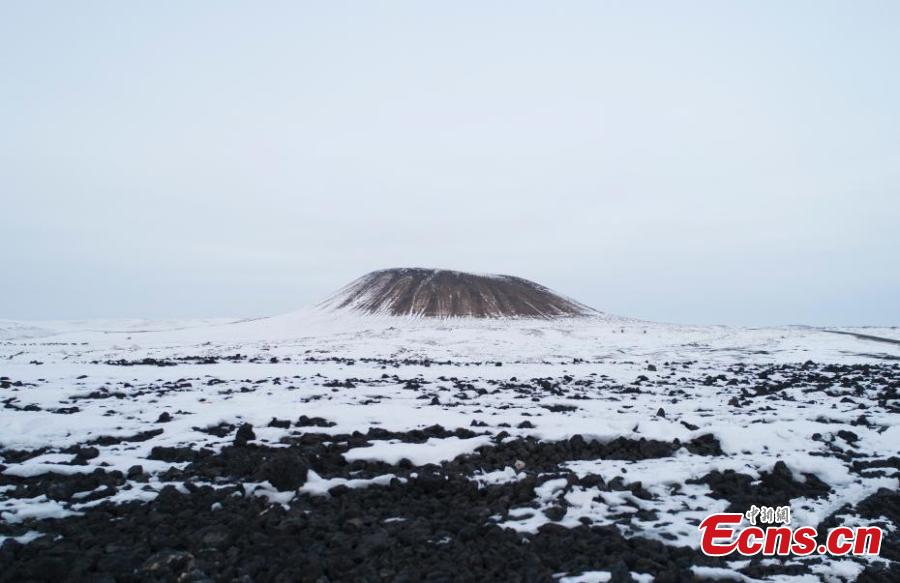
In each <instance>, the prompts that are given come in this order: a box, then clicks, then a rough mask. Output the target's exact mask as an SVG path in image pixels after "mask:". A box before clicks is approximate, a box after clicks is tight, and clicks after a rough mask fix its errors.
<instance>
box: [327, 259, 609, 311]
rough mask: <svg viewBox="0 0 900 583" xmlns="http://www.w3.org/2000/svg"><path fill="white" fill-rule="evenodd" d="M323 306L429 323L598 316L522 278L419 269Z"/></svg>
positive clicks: (358, 287)
mask: <svg viewBox="0 0 900 583" xmlns="http://www.w3.org/2000/svg"><path fill="white" fill-rule="evenodd" d="M322 307H325V308H330V309H335V310H344V309H350V310H356V311H360V312H365V313H368V314H382V315H391V316H418V317H427V318H544V319H547V318H561V317H572V316H588V315H594V314H596V312H595V311H594V310H593V309H592V308H589V307H587V306H585V305H583V304H580V303H578V302H576V301H574V300H571V299H568V298H565V297H562V296H560V295H557V294H555V293H554V292H552V291H551V290H549V289H547V288H546V287H544V286H542V285H539V284H537V283H534V282H533V281H529V280H527V279H522V278H520V277H513V276H509V275H476V274H472V273H464V272H460V271H450V270H444V269H422V268H396V269H384V270H380V271H373V272H371V273H369V274H366V275H364V276H362V277H361V278H359V279H357V280H356V281H353V282H352V283H350V284H349V285H347V286H346V287H344V288H343V289H341V290H340V291H338V292H337V293H336V294H335V295H334V296H332V297H331V298H329V299H327V300H325V302H323V304H322Z"/></svg>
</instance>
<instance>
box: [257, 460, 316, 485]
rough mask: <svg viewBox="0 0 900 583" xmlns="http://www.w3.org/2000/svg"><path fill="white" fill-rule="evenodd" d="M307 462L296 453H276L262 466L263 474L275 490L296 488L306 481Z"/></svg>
mask: <svg viewBox="0 0 900 583" xmlns="http://www.w3.org/2000/svg"><path fill="white" fill-rule="evenodd" d="M308 471H309V464H308V463H307V462H306V460H304V459H303V458H302V457H301V456H300V455H299V454H298V453H296V452H293V451H286V452H284V453H278V454H276V455H275V456H274V457H272V459H270V460H269V461H268V462H266V464H265V465H264V466H263V475H264V476H265V477H266V479H267V480H268V481H269V482H270V483H271V484H272V485H273V486H275V488H276V489H277V490H280V491H282V492H286V491H290V490H296V489H297V488H299V487H300V486H302V485H303V483H304V482H306V474H307V472H308Z"/></svg>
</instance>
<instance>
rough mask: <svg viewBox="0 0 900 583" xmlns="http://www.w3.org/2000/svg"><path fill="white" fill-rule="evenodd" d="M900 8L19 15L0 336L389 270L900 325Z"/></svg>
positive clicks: (277, 293) (676, 315)
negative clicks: (57, 322)
mask: <svg viewBox="0 0 900 583" xmlns="http://www.w3.org/2000/svg"><path fill="white" fill-rule="evenodd" d="M898 30H900V3H898V2H889V1H886V2H873V1H867V2H823V1H815V2H781V1H778V2H768V3H767V2H752V3H751V2H741V3H737V2H734V3H729V2H719V1H715V2H709V3H707V2H668V1H666V2H659V3H656V2H595V1H591V2H496V3H495V2H485V1H482V0H479V1H476V2H465V1H455V2H440V3H439V2H424V1H420V2H385V3H379V2H348V3H343V2H336V1H333V0H328V1H322V2H317V3H306V2H285V3H277V2H250V1H247V2H223V1H219V0H217V1H214V2H213V1H211V2H199V1H194V2H118V1H110V2H62V1H60V2H27V1H22V2H11V1H7V2H2V3H0V197H2V200H0V202H2V205H0V233H2V237H3V244H2V246H0V274H2V275H0V278H2V287H0V290H2V291H0V318H11V319H50V318H54V319H55V318H87V317H154V318H155V317H185V316H249V315H262V314H275V313H280V312H285V311H290V310H292V309H295V308H298V307H302V306H305V305H308V304H310V303H312V302H315V301H317V300H319V299H321V298H322V297H323V296H326V295H328V294H329V293H330V292H331V291H333V290H334V289H336V288H338V287H340V286H341V285H343V284H345V283H346V282H348V281H349V280H351V279H353V278H355V277H357V276H359V275H361V274H363V273H365V272H367V271H370V270H373V269H377V268H384V267H398V266H424V267H449V268H455V269H460V270H468V271H476V272H493V273H509V274H515V275H520V276H523V277H527V278H530V279H533V280H536V281H538V282H540V283H543V284H545V285H547V286H549V287H551V288H553V289H556V290H558V291H560V292H562V293H564V294H566V295H569V296H572V297H574V298H576V299H578V300H581V301H583V302H585V303H587V304H590V305H592V306H594V307H595V308H598V309H600V310H604V311H608V312H612V313H617V314H622V315H628V316H636V317H641V318H648V319H656V320H663V321H670V322H685V323H731V324H759V325H763V324H782V323H808V324H823V325H827V324H883V325H898V324H900V259H898V254H900V34H898Z"/></svg>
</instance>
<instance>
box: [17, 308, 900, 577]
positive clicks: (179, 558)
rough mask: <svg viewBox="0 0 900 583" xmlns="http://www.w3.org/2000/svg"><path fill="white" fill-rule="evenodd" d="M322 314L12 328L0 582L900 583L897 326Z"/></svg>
mask: <svg viewBox="0 0 900 583" xmlns="http://www.w3.org/2000/svg"><path fill="white" fill-rule="evenodd" d="M320 316H321V314H319V315H316V314H314V313H304V314H295V315H289V316H286V317H281V318H273V319H267V320H261V321H250V322H236V323H223V322H214V323H209V324H207V323H198V322H194V323H191V324H189V325H188V324H186V325H184V326H179V325H177V324H168V325H150V324H147V323H140V322H130V323H120V324H116V325H113V324H108V323H107V324H102V323H94V324H89V325H88V324H66V325H62V324H58V323H57V324H54V323H33V324H29V325H27V326H26V325H22V324H18V323H16V324H14V325H12V324H11V325H8V326H4V329H5V331H6V332H5V336H0V338H4V340H2V342H0V404H2V408H0V420H2V423H0V445H2V449H0V581H17V582H18V581H84V580H89V581H298V580H299V581H422V580H433V581H451V580H466V581H485V580H498V581H566V582H572V581H639V582H649V581H692V580H704V579H731V580H741V581H757V580H758V581H787V582H791V581H796V582H804V583H806V582H813V581H854V580H858V581H889V580H898V579H900V567H898V565H900V563H898V561H900V537H898V530H897V526H898V524H900V496H898V475H900V474H898V472H900V451H898V450H900V424H898V420H900V416H898V413H900V403H898V400H897V398H898V391H900V353H898V350H900V349H898V346H897V344H896V343H892V342H883V341H881V340H879V339H894V340H896V338H897V335H898V333H897V330H896V329H878V330H858V329H847V330H843V331H845V332H850V333H851V334H832V333H830V332H826V331H821V330H815V329H805V328H803V329H800V328H784V329H768V330H747V329H726V328H722V327H710V328H702V327H673V326H663V325H656V324H650V323H645V322H637V321H630V320H622V319H615V318H611V317H600V316H597V317H589V318H575V319H562V320H549V321H548V320H543V319H541V320H531V321H519V322H518V323H515V322H502V321H499V320H497V319H490V318H488V319H459V320H454V321H451V322H448V321H447V320H437V319H435V320H433V321H427V320H426V321H423V320H421V319H415V320H406V319H401V318H390V317H385V318H376V317H363V316H359V317H356V319H355V320H350V319H347V320H340V321H338V320H339V319H335V318H334V317H333V316H331V315H329V316H328V317H327V318H325V319H322V317H320ZM326 322H327V323H326ZM853 334H856V335H853ZM863 336H869V337H870V338H864V337H863ZM873 338H874V339H873ZM751 504H756V505H770V506H776V505H790V506H791V508H792V524H795V525H812V526H818V527H819V528H820V530H827V528H828V527H829V526H836V525H857V524H865V525H878V526H881V527H882V528H883V529H884V532H885V543H884V545H883V548H882V552H881V556H880V557H849V556H848V557H821V556H817V555H813V556H809V557H792V556H787V557H778V558H762V557H753V558H750V557H746V558H745V557H740V556H732V557H727V558H725V559H717V558H710V557H706V556H704V555H703V554H702V553H700V552H699V550H698V542H699V534H698V530H697V525H698V524H699V522H700V520H702V519H703V518H704V517H705V516H706V515H708V514H709V513H710V512H716V511H726V510H730V511H743V510H745V509H746V508H747V507H749V505H751Z"/></svg>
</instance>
